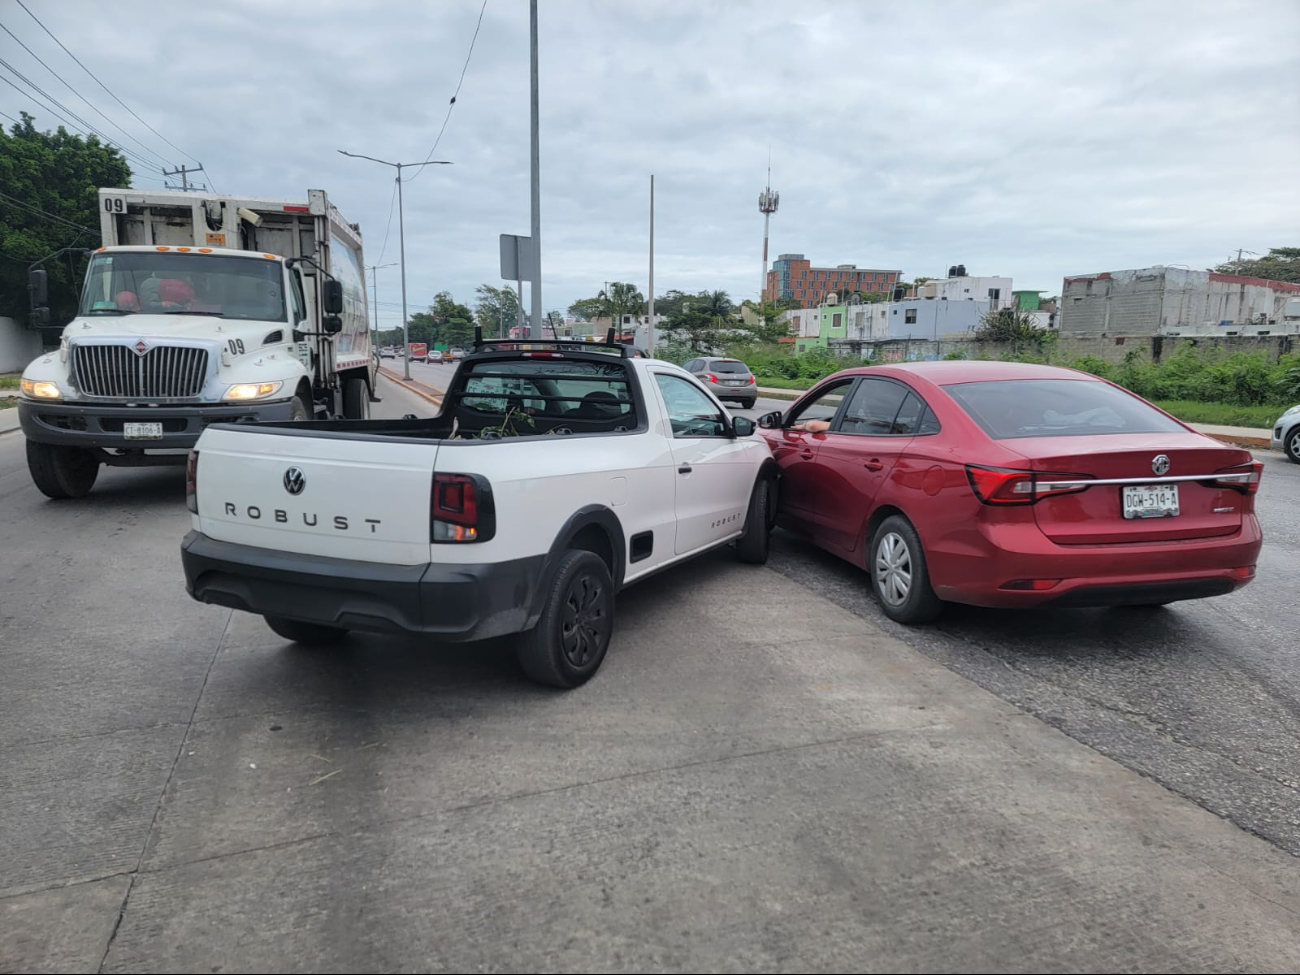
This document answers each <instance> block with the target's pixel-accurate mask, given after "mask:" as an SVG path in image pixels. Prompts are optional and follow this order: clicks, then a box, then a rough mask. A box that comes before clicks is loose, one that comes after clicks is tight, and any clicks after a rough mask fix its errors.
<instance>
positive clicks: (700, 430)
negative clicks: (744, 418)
mask: <svg viewBox="0 0 1300 975" xmlns="http://www.w3.org/2000/svg"><path fill="white" fill-rule="evenodd" d="M655 381H656V382H657V383H658V384H659V390H660V392H662V393H663V396H664V405H665V406H666V407H667V408H668V420H669V422H670V423H671V424H672V428H673V436H674V437H725V436H726V435H727V419H726V417H725V416H724V415H723V413H722V411H721V410H719V409H718V408H717V406H715V405H714V403H713V400H711V399H709V397H708V396H707V395H706V394H705V392H704V390H702V389H700V388H699V387H698V386H696V385H695V384H694V383H692V382H690V381H688V380H685V379H683V378H682V377H680V376H669V375H665V374H664V373H655Z"/></svg>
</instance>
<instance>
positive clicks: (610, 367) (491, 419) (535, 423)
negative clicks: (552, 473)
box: [454, 359, 638, 436]
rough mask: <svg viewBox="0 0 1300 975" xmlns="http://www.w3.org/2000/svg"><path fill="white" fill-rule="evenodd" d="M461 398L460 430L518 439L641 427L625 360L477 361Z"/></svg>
mask: <svg viewBox="0 0 1300 975" xmlns="http://www.w3.org/2000/svg"><path fill="white" fill-rule="evenodd" d="M462 368H468V374H467V375H466V377H465V385H464V386H463V387H462V388H461V389H460V390H459V391H458V392H457V393H456V394H455V395H456V396H457V402H456V403H455V404H454V409H455V413H456V420H457V425H458V429H459V430H460V431H461V432H462V433H467V434H470V435H473V434H474V433H475V432H478V431H482V430H484V429H491V430H497V429H499V428H500V427H501V426H502V425H505V426H506V429H505V430H501V431H500V432H502V433H504V434H506V435H513V436H529V435H533V434H543V433H550V432H551V431H553V430H555V431H560V430H564V431H566V432H571V433H599V432H614V431H618V430H631V429H633V428H635V427H636V426H637V423H638V418H637V414H636V405H635V402H634V400H633V397H632V389H631V377H630V376H629V374H628V370H627V367H626V366H625V365H624V364H623V363H622V361H621V360H613V361H610V362H608V363H605V362H582V361H576V360H572V359H529V360H524V361H519V360H512V361H492V360H490V359H489V360H484V361H481V362H474V363H471V364H470V365H469V366H468V367H462Z"/></svg>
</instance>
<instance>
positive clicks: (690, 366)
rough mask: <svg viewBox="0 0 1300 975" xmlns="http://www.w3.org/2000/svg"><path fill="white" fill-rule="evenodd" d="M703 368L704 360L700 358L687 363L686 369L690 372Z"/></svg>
mask: <svg viewBox="0 0 1300 975" xmlns="http://www.w3.org/2000/svg"><path fill="white" fill-rule="evenodd" d="M703 368H704V362H703V361H702V360H700V359H692V360H691V361H690V362H688V363H686V370H687V371H688V372H699V371H700V370H701V369H703Z"/></svg>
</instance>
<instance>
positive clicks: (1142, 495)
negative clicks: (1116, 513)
mask: <svg viewBox="0 0 1300 975" xmlns="http://www.w3.org/2000/svg"><path fill="white" fill-rule="evenodd" d="M1123 497H1124V517H1125V518H1173V517H1175V516H1177V514H1178V485H1177V484H1139V485H1136V486H1134V487H1126V488H1125V489H1124V496H1123Z"/></svg>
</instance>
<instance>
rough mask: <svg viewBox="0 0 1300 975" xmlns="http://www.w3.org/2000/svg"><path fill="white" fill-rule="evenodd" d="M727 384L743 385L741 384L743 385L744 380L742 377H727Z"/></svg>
mask: <svg viewBox="0 0 1300 975" xmlns="http://www.w3.org/2000/svg"><path fill="white" fill-rule="evenodd" d="M727 385H728V386H743V385H745V380H743V379H728V380H727Z"/></svg>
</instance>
